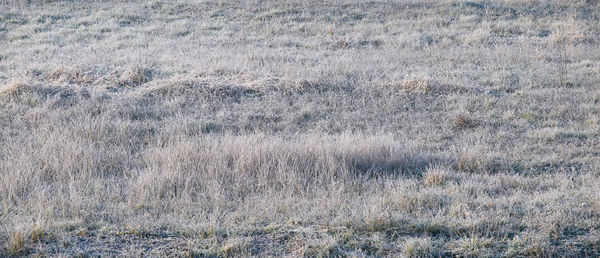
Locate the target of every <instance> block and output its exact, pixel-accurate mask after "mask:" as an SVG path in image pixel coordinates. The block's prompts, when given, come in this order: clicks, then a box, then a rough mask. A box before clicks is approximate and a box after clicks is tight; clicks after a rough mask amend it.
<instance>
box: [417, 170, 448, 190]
mask: <svg viewBox="0 0 600 258" xmlns="http://www.w3.org/2000/svg"><path fill="white" fill-rule="evenodd" d="M449 179H450V171H448V169H446V168H441V167H430V168H428V169H427V170H426V171H425V173H424V174H423V184H425V185H427V186H440V185H444V184H446V182H447V181H448V180H449Z"/></svg>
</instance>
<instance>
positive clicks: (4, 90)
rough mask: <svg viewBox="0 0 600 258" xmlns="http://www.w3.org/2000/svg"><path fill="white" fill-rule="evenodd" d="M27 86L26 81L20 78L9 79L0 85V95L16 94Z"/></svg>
mask: <svg viewBox="0 0 600 258" xmlns="http://www.w3.org/2000/svg"><path fill="white" fill-rule="evenodd" d="M26 87H27V83H26V82H24V81H22V80H14V81H10V82H8V83H7V84H4V85H2V86H1V87H0V97H4V96H16V95H18V94H19V93H21V92H22V91H23V90H24V89H25V88H26Z"/></svg>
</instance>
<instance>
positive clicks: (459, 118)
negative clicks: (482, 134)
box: [452, 113, 479, 129]
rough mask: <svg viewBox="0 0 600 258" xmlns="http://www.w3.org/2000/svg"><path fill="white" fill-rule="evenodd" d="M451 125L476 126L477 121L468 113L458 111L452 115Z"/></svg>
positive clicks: (467, 127) (455, 126) (465, 127)
mask: <svg viewBox="0 0 600 258" xmlns="http://www.w3.org/2000/svg"><path fill="white" fill-rule="evenodd" d="M452 125H453V126H454V128H456V129H470V128H475V127H477V126H478V125H479V122H478V121H477V119H475V118H474V117H473V116H471V114H470V113H460V114H457V115H455V116H454V118H453V119H452Z"/></svg>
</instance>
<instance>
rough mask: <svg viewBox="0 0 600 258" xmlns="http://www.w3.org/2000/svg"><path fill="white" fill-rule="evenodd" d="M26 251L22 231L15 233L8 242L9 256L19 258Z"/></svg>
mask: <svg viewBox="0 0 600 258" xmlns="http://www.w3.org/2000/svg"><path fill="white" fill-rule="evenodd" d="M24 249H25V236H23V233H21V232H20V231H15V232H14V233H13V234H12V235H11V236H10V239H9V240H8V254H9V255H14V256H18V255H20V254H21V253H22V252H23V251H24Z"/></svg>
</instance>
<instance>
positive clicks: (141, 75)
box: [119, 66, 152, 86]
mask: <svg viewBox="0 0 600 258" xmlns="http://www.w3.org/2000/svg"><path fill="white" fill-rule="evenodd" d="M119 79H120V83H121V84H122V85H127V86H137V85H141V84H144V83H146V82H149V81H150V80H151V79H152V72H151V71H150V70H149V69H146V68H143V67H140V66H131V67H129V68H128V69H127V70H125V71H124V72H123V73H122V74H121V76H120V77H119Z"/></svg>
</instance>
